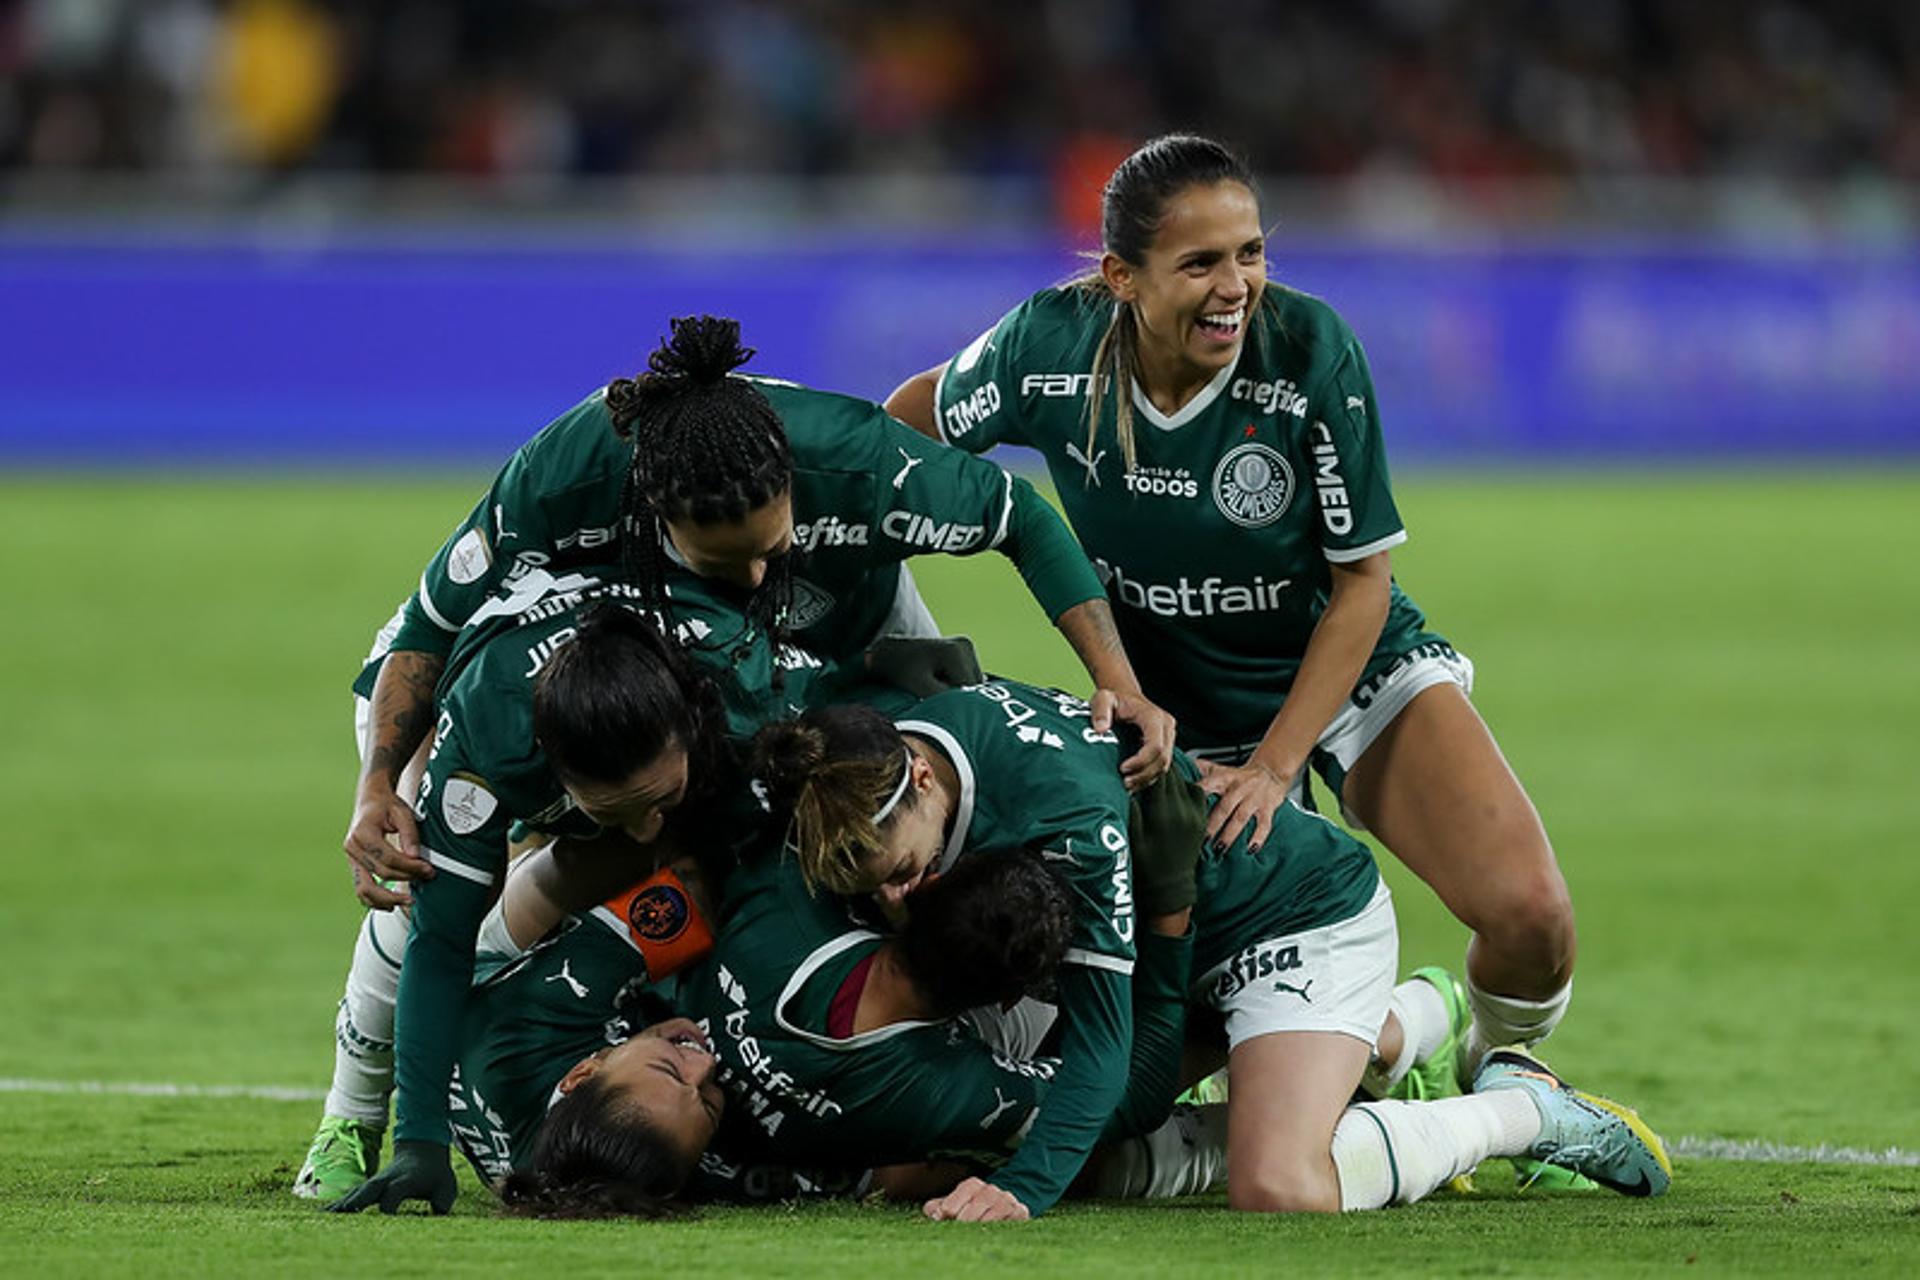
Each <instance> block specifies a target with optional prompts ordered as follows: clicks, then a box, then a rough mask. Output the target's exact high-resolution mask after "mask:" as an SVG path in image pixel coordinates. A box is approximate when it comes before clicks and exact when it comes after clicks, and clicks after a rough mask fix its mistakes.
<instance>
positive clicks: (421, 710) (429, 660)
mask: <svg viewBox="0 0 1920 1280" xmlns="http://www.w3.org/2000/svg"><path fill="white" fill-rule="evenodd" d="M445 667H446V659H445V658H444V657H442V656H441V655H439V654H435V653H418V652H411V651H396V652H394V653H391V654H388V655H387V659H386V661H385V662H383V663H382V664H381V666H380V674H379V676H378V677H377V678H376V679H375V681H374V686H373V695H372V697H371V699H370V702H371V703H372V714H371V715H370V716H369V717H368V730H367V732H368V733H369V734H370V735H371V737H372V741H371V742H369V743H368V744H367V750H366V753H365V756H364V759H363V761H362V764H361V767H360V777H359V779H358V780H357V781H356V783H355V784H354V796H353V820H352V823H351V825H350V826H349V827H348V828H347V836H346V839H345V840H344V841H343V842H342V845H341V847H342V848H343V849H344V850H345V851H346V855H347V860H348V862H350V863H351V864H352V865H353V869H354V876H353V879H354V892H355V895H356V896H357V897H358V898H359V899H360V901H361V902H362V903H364V904H366V905H367V906H369V907H372V908H374V909H376V910H382V911H384V910H388V909H390V908H392V907H395V906H398V905H401V904H403V903H405V902H406V901H407V900H408V895H407V894H406V893H405V892H394V891H392V890H388V889H386V888H383V887H382V886H381V885H380V884H379V883H377V882H378V880H379V879H381V878H386V879H393V880H424V879H428V878H430V877H431V876H432V875H433V867H432V866H431V865H430V864H429V863H427V862H426V861H425V860H424V859H422V858H421V857H420V831H419V828H418V827H417V826H416V825H415V823H414V817H413V811H412V809H411V808H409V807H408V805H407V803H406V801H405V800H403V799H401V798H400V793H399V783H400V777H401V775H402V774H403V773H404V772H405V771H406V768H407V764H408V762H409V761H411V760H412V759H413V757H414V755H415V754H416V753H417V752H418V751H419V749H420V744H421V743H422V742H423V741H425V740H426V736H427V730H428V728H429V726H431V725H432V723H433V690H434V686H435V685H436V684H438V683H439V680H440V673H441V671H442V670H443V669H445ZM395 841H397V842H398V845H397V846H396V844H395V843H394V842H395Z"/></svg>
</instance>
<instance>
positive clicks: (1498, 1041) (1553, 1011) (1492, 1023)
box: [1467, 976, 1573, 1071]
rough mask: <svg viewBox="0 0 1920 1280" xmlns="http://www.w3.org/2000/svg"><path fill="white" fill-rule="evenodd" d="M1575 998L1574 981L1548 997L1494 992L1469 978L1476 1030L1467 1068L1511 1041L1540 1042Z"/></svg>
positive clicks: (1470, 1038) (1470, 1041)
mask: <svg viewBox="0 0 1920 1280" xmlns="http://www.w3.org/2000/svg"><path fill="white" fill-rule="evenodd" d="M1572 1000H1573V982H1572V980H1571V979H1569V980H1568V982H1567V985H1566V986H1564V987H1562V988H1560V989H1559V990H1558V991H1556V992H1554V993H1553V994H1552V995H1550V996H1548V997H1547V998H1546V999H1545V1000H1521V999H1518V998H1516V997H1514V996H1499V995H1494V994H1493V993H1492V992H1490V991H1483V990H1481V989H1480V988H1479V987H1478V986H1475V985H1474V981H1473V978H1472V977H1471V976H1469V977H1468V978H1467V1003H1469V1004H1471V1005H1472V1006H1473V1031H1472V1033H1471V1034H1470V1035H1469V1036H1468V1037H1467V1070H1468V1071H1473V1070H1476V1069H1477V1068H1478V1067H1479V1065H1480V1059H1481V1058H1483V1057H1485V1056H1486V1053H1487V1050H1489V1049H1498V1048H1501V1047H1502V1046H1504V1045H1510V1044H1538V1043H1539V1042H1540V1041H1542V1040H1545V1039H1546V1038H1547V1037H1548V1036H1550V1035H1552V1034H1553V1029H1554V1028H1555V1027H1557V1026H1559V1025H1560V1019H1562V1018H1564V1017H1566V1015H1567V1005H1568V1004H1569V1003H1571V1002H1572Z"/></svg>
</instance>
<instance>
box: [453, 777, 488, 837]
mask: <svg viewBox="0 0 1920 1280" xmlns="http://www.w3.org/2000/svg"><path fill="white" fill-rule="evenodd" d="M499 807H500V801H499V799H498V798H497V797H495V795H494V794H493V792H491V791H489V790H487V788H486V785H485V784H484V783H482V782H481V781H480V780H479V779H478V778H474V777H471V776H469V775H466V774H458V773H456V774H454V775H453V776H452V777H451V778H448V779H447V781H446V785H445V786H444V787H442V788H441V790H440V814H441V816H442V817H443V818H445V819H446V822H447V827H448V829H449V830H451V831H452V832H453V833H454V834H455V835H461V836H468V835H472V834H473V833H474V832H476V831H478V830H479V829H480V828H481V827H484V826H486V825H487V820H488V819H489V818H491V817H493V814H494V810H496V809H498V808H499Z"/></svg>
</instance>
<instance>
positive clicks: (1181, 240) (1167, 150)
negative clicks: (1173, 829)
mask: <svg viewBox="0 0 1920 1280" xmlns="http://www.w3.org/2000/svg"><path fill="white" fill-rule="evenodd" d="M1266 225H1267V224H1266V223H1265V222H1263V220H1262V218H1261V216H1260V206H1259V201H1258V198H1257V196H1256V193H1255V191H1254V185H1253V178H1252V174H1251V173H1250V172H1249V170H1248V168H1247V166H1246V164H1245V162H1244V161H1242V160H1241V159H1240V158H1239V157H1238V156H1236V155H1234V154H1233V153H1232V152H1231V151H1230V150H1229V149H1227V148H1226V147H1223V146H1221V145H1220V144H1219V143H1216V142H1213V141H1210V140H1208V139H1205V138H1197V137H1191V136H1184V135H1175V136H1169V137H1163V138H1157V139H1155V140H1153V141H1151V142H1148V143H1147V144H1146V145H1144V146H1142V147H1141V148H1140V149H1139V150H1138V151H1136V152H1135V153H1134V154H1133V155H1131V156H1130V157H1128V158H1127V160H1126V161H1125V162H1124V163H1122V164H1121V165H1120V166H1119V168H1118V169H1116V170H1115V171H1114V173H1113V176H1112V178H1111V179H1110V180H1109V181H1108V183H1107V185H1106V188H1105V191H1104V193H1103V198H1102V213H1101V238H1102V249H1103V250H1104V252H1103V253H1102V255H1101V258H1100V266H1099V270H1098V271H1097V272H1094V273H1091V274H1089V275H1088V276H1086V277H1084V278H1082V279H1079V280H1076V281H1073V282H1071V283H1069V284H1065V285H1061V286H1059V287H1057V288H1048V289H1043V290H1041V291H1040V292H1039V293H1036V294H1034V295H1033V296H1032V297H1031V298H1029V299H1028V300H1027V301H1025V302H1023V303H1021V304H1020V305H1019V306H1018V307H1016V308H1014V309H1013V310H1012V311H1011V312H1009V313H1008V314H1007V315H1006V317H1005V318H1004V319H1002V320H1001V321H1000V322H999V323H998V324H996V325H995V326H994V327H993V328H992V329H991V330H989V331H988V332H986V333H983V334H981V335H980V337H979V339H978V340H976V341H975V342H973V343H972V344H970V345H969V346H968V347H967V348H966V349H965V350H963V351H961V352H960V353H959V354H958V355H956V356H955V357H954V358H953V359H952V360H950V361H948V362H947V363H946V364H945V365H943V366H940V367H939V368H935V369H930V370H928V371H926V372H925V373H923V374H920V375H919V376H917V377H915V378H913V379H911V380H909V381H908V382H907V383H906V384H904V385H903V386H902V387H901V388H900V389H899V390H898V391H896V392H895V393H894V394H893V396H892V397H891V398H890V399H889V400H888V402H887V407H888V409H889V410H890V411H891V412H893V413H894V414H895V415H897V416H898V417H900V418H901V419H903V420H904V421H906V422H908V423H911V424H912V425H913V426H915V427H917V428H919V429H920V430H921V431H923V432H926V433H927V434H928V435H930V436H934V437H936V438H940V439H944V440H946V441H947V442H948V443H950V444H953V445H955V446H957V447H958V448H960V449H964V450H967V451H970V452H982V451H985V450H987V449H989V448H991V447H992V446H994V445H996V444H999V443H1002V442H1011V443H1016V444H1023V445H1030V446H1032V447H1033V448H1035V449H1038V450H1039V451H1040V452H1041V454H1042V455H1043V456H1044V457H1045V459H1046V463H1047V467H1048V470H1049V472H1050V473H1051V475H1052V477H1053V480H1054V484H1055V486H1056V487H1057V489H1058V492H1059V496H1060V501H1061V504H1062V506H1063V507H1064V508H1065V510H1066V512H1067V515H1068V518H1069V519H1070V520H1071V521H1072V522H1073V527H1074V531H1075V532H1076V533H1077V534H1078V535H1079V537H1080V540H1081V543H1082V545H1083V546H1085V548H1086V550H1087V552H1088V554H1090V555H1091V556H1092V557H1094V562H1095V564H1096V566H1097V567H1098V568H1099V570H1100V573H1101V577H1102V579H1103V580H1104V581H1105V582H1106V585H1107V591H1108V595H1109V598H1110V599H1111V600H1112V601H1113V605H1114V610H1115V614H1116V615H1117V618H1118V620H1119V626H1120V633H1121V635H1122V637H1123V638H1124V639H1125V641H1126V645H1127V649H1128V651H1129V652H1130V653H1131V654H1132V655H1133V657H1134V660H1135V663H1136V666H1137V670H1138V671H1139V674H1140V678H1141V682H1142V684H1143V686H1144V687H1145V689H1146V691H1147V693H1148V695H1149V696H1150V697H1152V698H1153V699H1155V700H1156V701H1158V702H1160V703H1162V704H1163V705H1165V706H1166V707H1167V709H1168V710H1170V711H1172V712H1173V713H1174V715H1175V716H1177V717H1178V719H1179V724H1180V745H1181V746H1183V747H1185V748H1186V749H1187V750H1188V751H1190V752H1192V753H1193V754H1194V755H1195V756H1199V757H1205V758H1208V759H1210V760H1211V761H1213V762H1215V763H1214V765H1213V766H1212V767H1210V768H1209V769H1208V771H1207V776H1206V779H1205V785H1206V787H1207V788H1208V790H1210V791H1213V792H1215V793H1217V794H1219V795H1220V797H1221V803H1220V805H1219V806H1218V808H1217V809H1216V810H1215V813H1214V818H1213V823H1214V834H1215V835H1217V836H1218V837H1219V838H1220V839H1221V840H1222V841H1223V842H1225V841H1229V840H1232V839H1233V838H1234V837H1235V836H1236V835H1237V834H1238V833H1239V832H1240V831H1241V830H1242V829H1243V828H1246V827H1251V829H1252V831H1253V836H1254V840H1255V842H1256V843H1257V842H1258V841H1259V840H1260V839H1261V837H1262V836H1264V835H1265V833H1266V831H1267V830H1268V828H1269V827H1270V825H1271V824H1272V822H1273V821H1274V819H1275V815H1276V814H1277V813H1278V812H1279V811H1280V807H1281V805H1282V803H1283V802H1284V800H1285V799H1286V797H1287V795H1288V794H1289V793H1290V792H1292V793H1294V794H1298V793H1299V792H1300V791H1301V789H1302V787H1303V786H1304V782H1305V778H1306V770H1307V767H1308V765H1309V764H1311V765H1312V766H1313V768H1314V769H1315V770H1317V771H1318V772H1319V773H1320V774H1321V777H1322V779H1323V780H1324V782H1325V783H1326V785H1327V786H1328V787H1329V788H1331V789H1332V791H1333V793H1334V795H1335V796H1336V797H1338V798H1339V800H1340V802H1341V804H1342V805H1343V807H1344V809H1345V811H1346V812H1347V813H1348V814H1349V815H1351V816H1352V817H1353V818H1354V819H1355V820H1356V821H1357V822H1358V823H1364V824H1365V827H1366V829H1367V830H1369V831H1371V832H1372V833H1373V834H1375V835H1376V836H1378V837H1379V839H1380V840H1381V842H1382V843H1383V844H1385V845H1386V846H1387V847H1388V848H1389V849H1391V850H1392V851H1393V852H1394V854H1395V855H1396V856H1397V857H1399V858H1400V860H1401V861H1402V862H1404V863H1406V865H1407V866H1408V868H1409V869H1411V870H1412V871H1413V872H1414V873H1415V874H1416V875H1418V876H1419V877H1420V878H1421V879H1422V880H1424V881H1426V882H1427V884H1428V885H1430V886H1431V887H1432V888H1433V890H1434V892H1435V893H1437V894H1438V895H1439V896H1440V898H1441V900H1442V901H1443V902H1445V903H1446V905H1447V907H1448V909H1449V910H1451V911H1452V912H1453V913H1454V915H1455V916H1457V917H1458V918H1459V919H1460V920H1461V921H1462V922H1464V923H1465V924H1466V925H1467V926H1468V927H1469V928H1470V929H1471V930H1473V941H1472V944H1471V946H1470V947H1469V949H1468V954H1467V964H1466V977H1467V990H1468V995H1469V998H1470V1000H1471V1003H1472V1010H1473V1030H1472V1033H1471V1036H1472V1038H1471V1042H1470V1044H1469V1056H1470V1057H1471V1058H1475V1059H1477V1057H1478V1055H1479V1053H1481V1052H1483V1051H1484V1050H1485V1049H1486V1048H1487V1047H1489V1046H1493V1045H1504V1044H1511V1043H1516V1042H1526V1043H1532V1042H1535V1041H1538V1040H1541V1039H1543V1038H1544V1037H1545V1036H1546V1035H1547V1034H1548V1033H1549V1032H1551V1031H1552V1030H1553V1028H1554V1026H1555V1025H1556V1024H1557V1023H1558V1022H1559V1020H1560V1018H1561V1016H1562V1015H1563V1014H1564V1012H1565V1010H1566V1007H1567V1003H1568V1000H1569V997H1570V995H1571V981H1572V974H1573V966H1574V920H1573V907H1572V904H1571V899H1570V898H1569V896H1568V893H1567V886H1566V883H1565V881H1564V879H1563V878H1562V876H1561V874H1560V870H1559V867H1558V865H1557V864H1556V862H1555V859H1554V854H1553V849H1552V846H1551V845H1550V843H1549V842H1548V839H1547V835H1546V832H1545V830H1544V829H1543V827H1542V825H1541V822H1540V818H1539V815H1538V814H1537V813H1536V812H1535V810H1534V807H1533V804H1532V802H1531V801H1530V800H1529V799H1528V797H1527V794H1526V792H1525V790H1524V789H1523V788H1522V787H1521V785H1520V783H1519V782H1518V781H1517V780H1516V778H1515V777H1514V774H1513V772H1512V770H1511V769H1510V768H1509V767H1508V766H1507V763H1506V761H1505V760H1504V759H1503V758H1502V756H1501V754H1500V750H1499V747H1498V746H1497V745H1496V744H1495V742H1494V739H1493V737H1492V735H1491V734H1490V733H1489V731H1488V729H1487V726H1486V725H1485V724H1484V723H1483V722H1482V721H1481V719H1480V717H1479V715H1478V714H1477V713H1476V712H1475V711H1474V708H1473V704H1472V703H1471V702H1470V701H1469V700H1468V697H1467V695H1468V693H1469V692H1470V690H1471V688H1472V683H1473V665H1472V663H1470V662H1469V661H1468V660H1467V659H1466V658H1464V657H1462V656H1461V655H1460V654H1458V653H1456V652H1455V651H1454V650H1453V648H1452V647H1451V646H1450V645H1449V644H1448V643H1447V642H1446V640H1445V639H1444V638H1442V637H1441V636H1439V635H1437V634H1436V633H1434V632H1433V631H1431V630H1429V629H1428V628H1427V625H1426V619H1425V617H1424V615H1423V614H1422V613H1421V611H1420V610H1419V609H1418V608H1417V607H1416V606H1415V605H1414V604H1413V602H1412V601H1411V600H1409V599H1408V598H1407V596H1406V595H1405V594H1404V593H1403V592H1402V591H1401V590H1400V588H1399V587H1398V586H1397V585H1396V584H1395V582H1394V580H1393V576H1392V573H1391V571H1390V567H1389V563H1388V557H1389V551H1390V549H1391V548H1392V547H1394V546H1396V545H1398V544H1399V543H1401V542H1403V541H1404V540H1405V539H1406V531H1405V528H1404V526H1403V524H1402V522H1401V519H1400V515H1399V512H1398V511H1397V509H1396V508H1395V505H1394V500H1393V494H1392V490H1391V487H1390V485H1389V483H1388V476H1387V463H1386V454H1385V448H1384V445H1383V443H1382V436H1381V426H1380V413H1379V406H1378V400H1377V397H1376V395H1375V393H1374V387H1373V383H1372V379H1371V376H1370V374H1369V372H1368V368H1367V361H1366V356H1365V354H1364V352H1363V351H1362V350H1361V347H1360V343H1359V341H1358V340H1357V339H1356V338H1355V337H1354V335H1353V333H1352V331H1351V330H1350V329H1349V328H1348V327H1347V325H1346V323H1345V322H1344V321H1343V320H1341V318H1340V317H1339V316H1338V315H1336V314H1335V313H1334V311H1333V310H1332V308H1330V307H1329V306H1327V304H1326V303H1324V302H1322V301H1320V300H1319V299H1317V298H1313V297H1309V296H1307V295H1305V294H1302V293H1299V292H1297V291H1295V290H1292V289H1288V288H1285V287H1283V286H1279V285H1272V284H1270V283H1269V282H1268V279H1267V270H1268V267H1267V258H1266V248H1267V244H1266V238H1265V227H1266ZM1142 420H1144V422H1145V423H1146V426H1145V427H1144V428H1141V427H1139V426H1138V424H1139V423H1140V422H1141V421H1142Z"/></svg>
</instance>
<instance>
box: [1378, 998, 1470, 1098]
mask: <svg viewBox="0 0 1920 1280" xmlns="http://www.w3.org/2000/svg"><path fill="white" fill-rule="evenodd" d="M1387 1012H1389V1013H1391V1014H1392V1015H1393V1016H1394V1018H1395V1019H1396V1020H1397V1021H1398V1022H1399V1023H1400V1054H1399V1056H1398V1057H1396V1058H1395V1059H1394V1060H1393V1061H1392V1062H1385V1061H1383V1060H1381V1059H1380V1058H1378V1057H1375V1058H1372V1059H1370V1060H1369V1061H1368V1063H1367V1071H1366V1074H1365V1075H1364V1076H1363V1077H1362V1078H1361V1080H1360V1087H1361V1088H1362V1089H1365V1090H1366V1091H1367V1093H1369V1094H1370V1095H1372V1096H1373V1097H1376V1098H1384V1097H1386V1096H1387V1094H1389V1093H1390V1092H1392V1091H1393V1086H1395V1085H1397V1084H1399V1083H1400V1082H1401V1081H1402V1080H1404V1079H1406V1075H1407V1072H1409V1071H1411V1070H1413V1068H1414V1066H1415V1064H1417V1063H1422V1062H1425V1061H1426V1060H1427V1059H1428V1058H1431V1057H1432V1056H1433V1053H1434V1050H1436V1049H1438V1048H1439V1047H1440V1043H1441V1042H1442V1041H1443V1040H1445V1039H1446V1038H1447V1031H1448V1029H1449V1025H1450V1024H1449V1021H1448V1018H1447V1002H1446V1001H1445V1000H1444V999H1442V998H1441V996H1440V992H1439V991H1437V990H1436V989H1435V988H1434V985H1433V984H1432V983H1431V982H1428V981H1427V980H1426V979H1424V978H1409V979H1407V980H1406V981H1405V982H1403V983H1401V984H1400V985H1399V986H1397V987H1395V988H1394V989H1393V994H1392V995H1391V996H1389V997H1388V998H1387Z"/></svg>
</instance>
